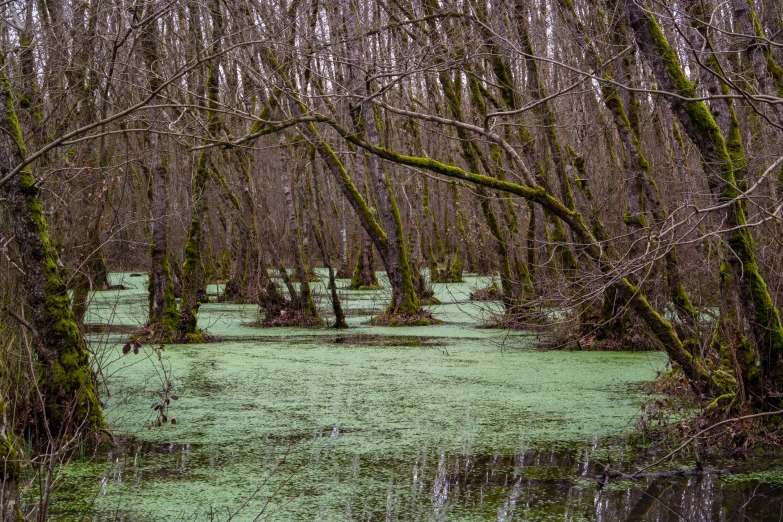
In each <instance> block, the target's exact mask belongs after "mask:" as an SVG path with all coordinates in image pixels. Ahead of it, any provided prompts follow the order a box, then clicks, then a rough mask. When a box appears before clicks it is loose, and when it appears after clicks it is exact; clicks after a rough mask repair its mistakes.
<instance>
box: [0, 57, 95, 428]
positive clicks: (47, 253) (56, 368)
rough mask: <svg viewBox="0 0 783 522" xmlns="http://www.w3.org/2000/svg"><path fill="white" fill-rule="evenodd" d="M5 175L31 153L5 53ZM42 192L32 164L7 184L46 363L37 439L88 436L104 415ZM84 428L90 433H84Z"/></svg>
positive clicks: (0, 149)
mask: <svg viewBox="0 0 783 522" xmlns="http://www.w3.org/2000/svg"><path fill="white" fill-rule="evenodd" d="M0 64H1V65H2V67H0V102H1V103H2V105H0V175H1V176H2V177H5V176H6V175H7V174H8V173H9V172H10V171H11V170H13V169H14V168H15V167H16V166H17V165H19V164H21V163H22V162H24V161H25V159H26V156H27V151H26V149H25V146H24V138H23V136H22V131H21V129H20V127H19V121H18V120H17V117H16V111H15V108H14V100H13V95H12V93H11V86H10V83H9V82H8V79H7V77H6V76H5V73H4V72H2V71H4V70H5V69H4V68H5V67H6V64H5V55H4V54H2V53H0ZM38 193H39V189H38V187H37V186H36V184H35V178H34V177H33V174H32V171H31V170H30V168H29V166H27V167H24V168H23V169H22V170H21V172H20V173H19V174H17V179H12V180H11V181H10V182H9V183H8V184H7V185H6V194H7V199H8V206H9V210H10V214H11V216H12V220H13V228H14V238H15V241H16V243H17V244H18V245H19V251H20V255H21V260H22V268H23V270H24V286H25V288H26V291H27V296H26V304H27V306H28V308H29V314H27V316H28V317H29V321H30V323H31V325H32V327H33V345H34V346H35V349H36V353H37V354H38V358H39V360H40V373H39V375H38V386H39V388H40V390H41V392H42V393H43V399H44V403H45V409H44V411H37V412H36V413H37V415H38V426H37V429H38V432H37V433H36V436H37V437H40V438H41V439H43V440H47V433H48V434H53V435H55V434H56V435H60V436H65V435H70V436H76V435H78V436H84V435H85V434H89V433H91V432H93V431H95V430H97V429H100V428H102V427H103V424H104V421H103V411H102V408H101V404H100V401H99V400H98V396H97V392H96V389H95V385H94V382H93V381H94V376H93V372H92V368H91V367H90V360H89V354H88V352H87V349H86V345H85V342H84V337H83V336H82V334H81V332H80V331H79V327H78V326H77V324H76V321H75V319H74V316H73V312H72V310H71V301H70V299H69V297H68V289H67V288H66V286H65V284H64V282H63V280H62V279H61V276H60V271H59V269H58V257H57V252H56V251H55V250H54V248H53V247H52V245H51V243H50V242H49V232H48V227H47V223H46V218H45V217H44V213H43V209H42V208H41V204H40V202H39V201H38ZM78 430H84V431H83V432H81V433H79V432H78Z"/></svg>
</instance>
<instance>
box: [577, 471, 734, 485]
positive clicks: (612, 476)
mask: <svg viewBox="0 0 783 522" xmlns="http://www.w3.org/2000/svg"><path fill="white" fill-rule="evenodd" d="M645 469H646V468H645ZM705 473H711V474H715V475H728V474H730V473H731V471H729V470H727V469H710V468H696V469H675V470H671V471H653V472H652V473H642V472H636V473H631V474H626V473H622V472H620V471H617V470H613V469H609V468H608V467H607V468H606V469H605V470H604V472H603V473H601V474H600V475H596V476H594V477H580V479H581V480H594V481H596V482H598V484H599V485H600V486H606V485H607V484H609V482H611V481H612V480H636V479H642V478H656V479H657V478H669V477H693V476H697V475H704V474H705Z"/></svg>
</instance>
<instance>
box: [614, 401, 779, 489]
mask: <svg viewBox="0 0 783 522" xmlns="http://www.w3.org/2000/svg"><path fill="white" fill-rule="evenodd" d="M781 414H783V410H778V411H765V412H763V413H755V414H753V415H745V416H743V417H734V418H733V419H726V420H724V421H720V422H717V423H715V424H713V425H711V426H707V427H706V428H704V429H703V430H701V431H700V432H698V433H697V434H696V435H694V436H692V437H690V438H689V439H688V440H686V441H685V442H683V443H682V444H681V445H680V446H678V447H677V448H676V449H674V450H672V451H671V452H669V453H668V454H666V456H664V457H663V458H660V459H658V460H656V461H655V462H653V463H652V464H650V465H649V466H645V467H644V468H642V469H640V470H639V471H637V472H636V473H632V474H631V475H628V478H630V479H634V478H639V477H641V476H642V473H643V472H644V471H647V470H648V469H650V468H652V467H654V466H657V465H658V464H660V463H661V462H663V461H664V460H666V459H668V458H669V457H672V456H674V455H675V454H677V453H679V452H680V451H681V450H682V449H683V448H685V447H686V446H687V445H688V444H690V443H691V442H693V441H694V440H696V439H698V438H699V437H701V436H702V435H703V434H705V433H707V432H708V431H710V430H712V429H715V428H717V427H718V426H723V425H724V424H730V423H732V422H739V421H743V420H748V419H755V418H758V417H771V416H773V415H781ZM648 476H649V474H648Z"/></svg>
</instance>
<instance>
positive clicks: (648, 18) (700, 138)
mask: <svg viewBox="0 0 783 522" xmlns="http://www.w3.org/2000/svg"><path fill="white" fill-rule="evenodd" d="M625 5H626V10H627V13H628V16H629V20H630V24H631V27H632V28H633V31H634V33H635V35H636V39H637V43H638V45H639V47H640V49H641V50H642V52H643V53H644V55H645V57H646V58H647V61H648V63H649V64H650V66H651V67H652V69H653V71H654V73H655V76H656V78H657V80H658V82H659V84H660V86H661V87H662V88H663V89H665V90H667V91H671V92H674V93H676V94H678V95H679V96H680V97H681V98H680V97H678V98H674V97H672V98H670V104H671V107H672V110H673V112H674V114H675V115H676V117H677V119H678V120H679V122H680V124H681V125H682V127H683V129H684V130H685V132H686V133H687V134H688V136H689V137H690V139H691V141H692V142H693V144H694V145H695V146H696V148H697V149H698V150H699V152H700V153H701V155H702V157H703V159H704V162H703V165H704V169H705V174H706V175H707V176H708V177H709V178H711V179H712V180H715V181H714V182H712V183H709V185H710V190H711V192H712V193H713V195H714V196H715V198H716V199H717V200H718V201H719V202H721V203H724V204H725V208H726V211H725V225H726V227H727V229H728V230H729V231H728V232H726V233H725V236H726V241H727V243H728V245H729V247H730V248H731V250H732V255H730V257H729V260H728V266H729V273H730V276H731V285H732V286H733V288H734V289H735V290H736V291H737V292H738V295H739V300H738V301H737V302H738V303H740V304H741V313H742V315H743V317H741V318H739V319H740V321H741V322H740V324H742V323H744V322H745V321H747V324H748V326H749V328H748V329H747V332H745V333H743V335H747V336H748V338H749V340H750V342H751V346H753V348H754V351H755V352H756V357H753V358H751V359H750V360H746V361H743V364H745V365H748V366H749V367H748V368H747V370H749V373H750V372H751V371H755V368H752V366H756V365H757V366H758V370H759V371H761V373H762V375H763V380H764V386H765V387H766V388H768V389H767V390H763V389H762V390H760V389H756V390H752V392H751V393H753V395H755V396H756V398H757V400H758V401H759V402H761V403H763V402H765V400H764V397H765V395H766V393H767V392H768V391H769V392H771V393H775V394H777V392H778V382H780V378H781V375H780V374H781V367H782V366H783V365H781V364H779V360H780V359H781V358H783V325H781V321H780V315H779V313H778V310H777V309H776V308H775V306H774V304H773V301H772V298H771V296H770V294H769V291H768V290H767V285H766V282H765V281H764V278H763V277H762V275H761V273H760V272H759V269H758V265H757V263H756V257H755V253H754V242H753V237H752V235H751V231H750V229H749V228H748V223H747V219H746V217H745V210H744V205H743V201H742V198H740V197H739V196H740V193H739V190H738V188H737V180H736V178H735V173H734V164H733V162H732V158H731V155H730V153H729V150H728V148H727V143H726V140H725V139H724V136H723V134H722V133H721V130H720V128H719V126H718V124H717V123H716V122H715V119H714V118H713V117H712V114H710V111H709V110H708V109H707V106H706V105H705V103H704V102H702V101H688V100H689V99H692V98H696V97H697V94H696V90H695V87H694V85H693V84H692V83H691V82H690V81H689V80H688V78H687V77H686V76H685V74H684V72H683V70H682V68H681V66H680V63H679V60H678V57H677V54H676V53H675V52H674V50H673V49H672V48H671V47H670V45H669V42H668V41H667V39H666V37H665V35H664V33H663V31H662V29H661V27H660V26H659V25H658V22H657V21H656V19H655V17H654V16H653V15H652V14H651V12H649V11H647V10H645V9H644V7H643V6H641V5H639V4H638V3H636V2H635V1H633V0H626V3H625ZM740 344H742V343H741V342H740Z"/></svg>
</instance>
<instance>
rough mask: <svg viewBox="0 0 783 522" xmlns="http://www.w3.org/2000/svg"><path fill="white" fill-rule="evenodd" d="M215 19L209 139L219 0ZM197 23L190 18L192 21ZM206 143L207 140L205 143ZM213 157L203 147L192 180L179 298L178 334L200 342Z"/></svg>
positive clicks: (215, 94)
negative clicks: (203, 256) (204, 245)
mask: <svg viewBox="0 0 783 522" xmlns="http://www.w3.org/2000/svg"><path fill="white" fill-rule="evenodd" d="M210 15H211V18H212V44H211V49H210V51H211V54H213V55H215V58H214V59H212V60H211V61H210V62H209V66H208V68H207V79H206V83H205V85H206V93H207V139H210V138H213V137H215V136H216V135H217V131H218V129H219V128H220V119H219V117H218V115H217V112H216V111H217V110H218V107H219V78H220V56H219V55H218V53H219V51H220V48H221V39H222V36H223V35H222V33H223V15H222V13H221V7H220V0H212V3H211V4H210ZM195 23H198V22H197V20H191V24H195ZM205 143H206V142H205ZM211 168H213V166H212V156H211V151H210V149H203V150H202V151H201V152H200V153H199V156H198V159H197V161H196V168H195V173H194V175H193V183H192V190H191V195H192V204H193V217H192V218H191V220H190V228H189V229H188V236H187V239H186V242H185V256H184V261H183V264H182V276H183V280H182V299H181V301H180V312H179V324H178V335H179V337H180V338H187V339H190V340H193V341H198V340H201V339H202V338H203V335H202V334H201V332H200V330H199V328H198V310H199V307H200V306H201V303H202V302H204V301H205V300H206V283H205V281H204V265H203V262H202V259H201V253H202V252H201V251H202V241H203V237H202V236H203V227H202V223H201V221H202V219H203V218H204V216H205V215H206V211H207V205H208V201H207V188H208V186H209V179H210V169H211Z"/></svg>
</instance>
